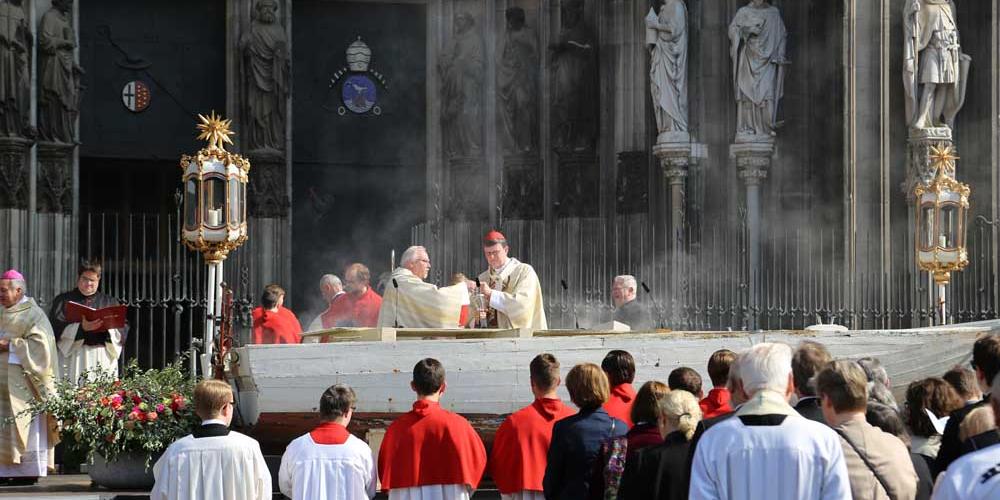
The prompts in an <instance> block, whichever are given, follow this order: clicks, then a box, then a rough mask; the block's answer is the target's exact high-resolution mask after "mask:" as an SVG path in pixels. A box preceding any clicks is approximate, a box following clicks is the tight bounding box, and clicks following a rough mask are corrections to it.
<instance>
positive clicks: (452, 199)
mask: <svg viewBox="0 0 1000 500" xmlns="http://www.w3.org/2000/svg"><path fill="white" fill-rule="evenodd" d="M448 170H449V176H450V179H449V188H450V189H449V192H450V196H449V197H448V203H447V209H446V213H445V216H446V217H447V218H448V219H450V220H471V221H482V220H486V219H487V218H489V208H488V207H487V205H488V202H487V200H489V192H488V186H489V182H488V176H487V174H486V172H485V167H484V163H483V158H482V157H458V158H451V159H449V160H448Z"/></svg>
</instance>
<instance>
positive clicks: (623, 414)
mask: <svg viewBox="0 0 1000 500" xmlns="http://www.w3.org/2000/svg"><path fill="white" fill-rule="evenodd" d="M634 402H635V389H633V388H632V384H619V385H616V386H614V387H612V388H611V397H610V398H608V402H607V403H604V411H606V412H608V415H611V416H612V417H615V418H618V419H621V420H624V421H625V423H626V424H628V426H629V427H630V428H631V427H632V425H634V424H633V423H632V403H634Z"/></svg>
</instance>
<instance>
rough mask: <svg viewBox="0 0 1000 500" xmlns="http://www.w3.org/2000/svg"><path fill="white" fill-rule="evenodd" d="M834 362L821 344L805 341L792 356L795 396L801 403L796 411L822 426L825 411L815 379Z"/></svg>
mask: <svg viewBox="0 0 1000 500" xmlns="http://www.w3.org/2000/svg"><path fill="white" fill-rule="evenodd" d="M831 361H833V356H830V351H828V350H826V347H825V346H823V344H820V343H819V342H812V341H809V340H807V341H805V342H802V343H801V344H799V346H798V347H797V348H796V349H795V353H794V354H792V378H793V379H795V395H796V396H798V398H799V401H798V403H796V404H795V411H797V412H799V415H802V416H803V417H806V418H808V419H809V420H813V421H816V422H819V423H822V424H825V423H826V420H825V419H824V418H823V410H822V409H820V405H819V398H818V397H817V396H816V382H815V381H814V380H813V378H814V377H815V376H816V374H817V373H819V372H820V371H821V370H822V369H823V368H824V367H825V366H826V365H828V364H829V363H830V362H831Z"/></svg>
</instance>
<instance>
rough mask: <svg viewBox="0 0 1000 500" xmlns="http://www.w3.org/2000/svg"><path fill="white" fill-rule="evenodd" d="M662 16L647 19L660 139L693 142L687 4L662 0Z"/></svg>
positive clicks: (655, 111)
mask: <svg viewBox="0 0 1000 500" xmlns="http://www.w3.org/2000/svg"><path fill="white" fill-rule="evenodd" d="M658 3H660V12H659V14H657V12H656V11H655V10H654V9H650V10H649V14H648V15H647V16H646V44H647V45H648V46H649V51H650V67H649V83H650V88H651V91H652V94H653V114H654V115H655V116H656V129H657V131H658V132H659V134H660V136H659V138H658V139H657V142H686V141H687V140H688V139H689V136H688V134H687V130H688V101H687V96H688V92H687V50H688V30H687V7H685V6H684V1H683V0H662V1H658Z"/></svg>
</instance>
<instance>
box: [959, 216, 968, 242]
mask: <svg viewBox="0 0 1000 500" xmlns="http://www.w3.org/2000/svg"><path fill="white" fill-rule="evenodd" d="M958 214H959V215H958V223H959V224H958V246H960V247H963V248H964V247H965V233H966V232H967V231H968V230H969V229H968V226H967V225H966V224H967V223H968V217H969V211H968V210H966V209H965V208H964V207H961V206H960V207H959V209H958Z"/></svg>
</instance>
